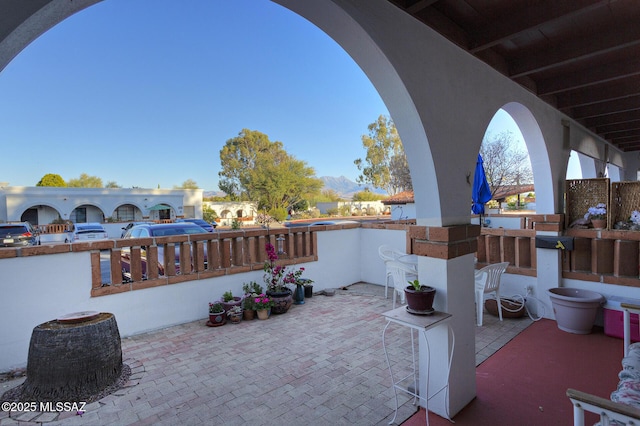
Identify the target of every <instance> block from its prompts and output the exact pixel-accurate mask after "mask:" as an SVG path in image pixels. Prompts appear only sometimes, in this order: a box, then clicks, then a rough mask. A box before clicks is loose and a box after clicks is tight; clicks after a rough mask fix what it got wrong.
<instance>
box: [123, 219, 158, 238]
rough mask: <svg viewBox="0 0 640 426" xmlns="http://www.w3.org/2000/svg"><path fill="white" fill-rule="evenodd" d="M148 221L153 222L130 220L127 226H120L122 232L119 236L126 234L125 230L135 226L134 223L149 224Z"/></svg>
mask: <svg viewBox="0 0 640 426" xmlns="http://www.w3.org/2000/svg"><path fill="white" fill-rule="evenodd" d="M149 223H153V222H131V223H129V224H128V225H127V226H124V227H122V233H121V234H120V238H124V234H126V232H127V231H128V230H129V229H131V228H132V227H134V226H136V225H145V224H149Z"/></svg>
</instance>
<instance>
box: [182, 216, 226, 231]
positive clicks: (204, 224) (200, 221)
mask: <svg viewBox="0 0 640 426" xmlns="http://www.w3.org/2000/svg"><path fill="white" fill-rule="evenodd" d="M176 222H191V223H195V224H196V225H198V226H201V227H202V228H204V229H205V230H206V231H207V232H213V230H214V229H215V228H216V226H218V223H217V222H216V221H215V220H214V221H213V222H211V223H209V222H207V221H206V220H204V219H176Z"/></svg>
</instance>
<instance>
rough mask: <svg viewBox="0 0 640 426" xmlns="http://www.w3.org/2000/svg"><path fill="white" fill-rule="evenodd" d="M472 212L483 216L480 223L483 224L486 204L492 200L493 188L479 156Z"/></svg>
mask: <svg viewBox="0 0 640 426" xmlns="http://www.w3.org/2000/svg"><path fill="white" fill-rule="evenodd" d="M471 200H472V201H473V203H472V204H471V211H472V212H473V213H475V214H479V215H481V217H480V223H482V215H483V214H484V204H485V203H487V202H489V200H491V187H490V186H489V182H488V181H487V176H486V175H485V173H484V166H483V161H482V156H481V155H480V154H478V162H477V163H476V172H475V174H474V175H473V191H472V192H471Z"/></svg>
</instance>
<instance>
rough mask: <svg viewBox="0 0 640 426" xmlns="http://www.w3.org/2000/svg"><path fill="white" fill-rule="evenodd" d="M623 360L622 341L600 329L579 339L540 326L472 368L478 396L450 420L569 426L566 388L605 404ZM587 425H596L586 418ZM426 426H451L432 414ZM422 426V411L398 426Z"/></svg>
mask: <svg viewBox="0 0 640 426" xmlns="http://www.w3.org/2000/svg"><path fill="white" fill-rule="evenodd" d="M622 357H623V343H622V340H620V339H617V338H613V337H610V336H607V335H605V334H604V332H603V330H602V329H599V328H597V327H596V328H594V331H593V333H591V334H588V335H577V334H571V333H566V332H564V331H561V330H559V329H558V327H557V325H556V322H555V321H551V320H541V321H538V322H536V323H534V324H533V325H531V326H529V327H528V328H527V329H526V330H524V331H523V332H522V333H520V334H519V335H518V336H517V337H515V338H514V339H513V340H511V341H510V342H509V343H507V344H506V345H505V346H504V347H503V348H502V349H500V350H498V351H497V352H496V353H495V354H494V355H492V356H491V357H489V359H487V360H486V361H484V362H483V363H482V364H480V365H479V366H478V367H477V368H476V385H477V396H476V398H475V399H474V400H473V401H471V403H469V404H468V405H467V406H466V407H465V408H463V409H462V410H461V411H460V412H459V413H458V414H457V415H456V416H454V417H453V420H454V421H455V424H456V425H457V426H466V425H473V426H479V425H480V426H482V425H488V426H489V425H491V426H496V425H527V426H537V425H541V426H542V425H544V426H549V425H570V424H573V412H572V409H573V408H572V405H571V402H570V401H569V398H567V396H566V391H567V388H574V389H577V390H581V391H584V392H588V393H591V394H594V395H597V396H601V397H603V398H609V396H610V394H611V392H612V391H614V390H615V389H616V386H617V384H618V373H619V371H620V370H621V368H622V366H621V360H622ZM585 420H586V421H585V424H594V423H595V422H597V421H598V419H597V418H596V417H595V416H592V415H590V414H588V413H587V417H586V419H585ZM429 423H430V424H431V425H433V426H446V425H451V423H450V422H449V421H448V420H446V419H443V418H442V417H439V416H437V415H435V414H433V413H429ZM424 424H425V413H424V409H420V411H418V412H417V413H416V414H415V415H413V416H412V417H410V418H409V419H408V420H407V421H405V422H404V423H402V425H403V426H414V425H424Z"/></svg>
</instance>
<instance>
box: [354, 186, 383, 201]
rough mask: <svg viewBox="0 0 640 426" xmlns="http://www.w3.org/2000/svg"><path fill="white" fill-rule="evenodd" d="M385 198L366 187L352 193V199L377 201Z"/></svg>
mask: <svg viewBox="0 0 640 426" xmlns="http://www.w3.org/2000/svg"><path fill="white" fill-rule="evenodd" d="M383 198H386V197H385V196H384V195H382V194H376V193H375V192H371V191H370V190H369V188H366V189H365V190H364V191H360V192H356V193H355V194H353V201H378V200H382V199H383Z"/></svg>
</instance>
